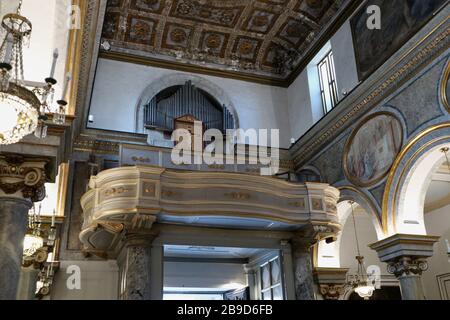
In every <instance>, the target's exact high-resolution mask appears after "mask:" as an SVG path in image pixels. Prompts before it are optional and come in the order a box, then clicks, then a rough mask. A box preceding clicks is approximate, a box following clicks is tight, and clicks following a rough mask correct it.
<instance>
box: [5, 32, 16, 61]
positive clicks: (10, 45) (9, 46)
mask: <svg viewBox="0 0 450 320" xmlns="http://www.w3.org/2000/svg"><path fill="white" fill-rule="evenodd" d="M13 44H14V39H13V35H12V34H8V37H7V38H6V51H5V61H4V62H5V63H8V64H9V63H11V59H12V51H13Z"/></svg>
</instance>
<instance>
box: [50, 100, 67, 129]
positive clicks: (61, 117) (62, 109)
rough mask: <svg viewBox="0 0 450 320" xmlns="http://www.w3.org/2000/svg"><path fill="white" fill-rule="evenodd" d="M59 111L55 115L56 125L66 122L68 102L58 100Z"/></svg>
mask: <svg viewBox="0 0 450 320" xmlns="http://www.w3.org/2000/svg"><path fill="white" fill-rule="evenodd" d="M56 103H57V104H58V106H59V107H58V111H57V112H55V114H54V115H53V122H54V123H56V124H64V123H65V122H66V106H67V102H66V101H65V100H58V101H57V102H56Z"/></svg>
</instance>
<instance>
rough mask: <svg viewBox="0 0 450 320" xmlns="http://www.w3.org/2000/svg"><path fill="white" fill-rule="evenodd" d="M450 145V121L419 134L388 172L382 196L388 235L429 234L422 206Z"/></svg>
mask: <svg viewBox="0 0 450 320" xmlns="http://www.w3.org/2000/svg"><path fill="white" fill-rule="evenodd" d="M444 146H450V122H445V123H441V124H438V125H435V126H432V127H429V128H427V129H425V130H424V131H422V132H421V133H419V134H418V135H417V136H416V137H414V138H413V139H411V140H410V142H409V143H408V144H407V145H406V146H405V147H404V149H403V150H402V151H401V152H400V154H399V155H398V157H397V159H396V160H395V162H394V165H393V167H392V169H391V172H390V173H389V176H388V180H387V182H386V188H385V191H384V195H383V205H382V225H383V231H384V233H385V235H386V236H390V235H393V234H395V233H410V234H426V230H425V225H424V219H423V208H424V203H425V195H426V190H427V189H428V187H429V184H430V182H431V175H432V174H433V172H434V171H435V169H436V166H438V165H439V164H440V163H442V162H443V159H444V155H443V154H442V153H441V152H440V149H441V148H442V147H444Z"/></svg>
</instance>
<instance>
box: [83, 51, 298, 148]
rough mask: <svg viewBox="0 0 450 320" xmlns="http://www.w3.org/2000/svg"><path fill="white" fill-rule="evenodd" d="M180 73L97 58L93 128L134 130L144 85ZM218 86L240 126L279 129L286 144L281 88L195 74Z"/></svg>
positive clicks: (287, 134) (287, 131)
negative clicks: (137, 107)
mask: <svg viewBox="0 0 450 320" xmlns="http://www.w3.org/2000/svg"><path fill="white" fill-rule="evenodd" d="M174 73H180V74H186V75H190V73H185V72H177V71H173V70H168V69H162V68H154V67H148V66H142V65H136V64H131V63H125V62H119V61H112V60H106V59H99V61H98V67H97V76H96V80H95V84H94V91H93V96H92V101H91V108H90V114H91V115H93V116H94V123H93V124H89V125H88V126H89V127H92V128H97V129H107V130H117V131H124V132H134V130H135V128H134V125H135V108H136V105H137V102H138V100H139V97H140V96H141V94H142V93H143V92H144V90H145V88H146V87H147V86H148V85H150V84H151V83H152V82H154V81H157V80H158V79H160V78H161V77H163V76H166V75H170V74H174ZM196 76H199V77H202V78H204V79H206V80H207V81H211V82H213V83H214V84H215V85H216V86H219V87H220V88H221V89H222V90H224V92H225V93H226V94H227V95H228V96H229V97H230V99H231V100H232V102H233V104H234V106H235V108H236V112H237V115H238V118H239V124H240V127H241V128H243V129H249V128H255V129H260V128H261V129H279V130H280V145H281V147H288V146H289V142H290V138H291V136H290V128H289V119H288V112H287V93H286V91H287V90H286V89H285V88H279V87H272V86H266V85H259V84H254V83H250V82H245V81H239V80H233V79H224V78H219V77H213V76H205V75H196Z"/></svg>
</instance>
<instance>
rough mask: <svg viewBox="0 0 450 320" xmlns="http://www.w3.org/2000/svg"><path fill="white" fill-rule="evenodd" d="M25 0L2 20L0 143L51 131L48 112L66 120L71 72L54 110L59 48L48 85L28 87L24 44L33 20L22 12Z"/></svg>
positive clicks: (60, 121)
mask: <svg viewBox="0 0 450 320" xmlns="http://www.w3.org/2000/svg"><path fill="white" fill-rule="evenodd" d="M21 7H22V1H19V6H18V8H17V12H16V13H9V14H6V15H5V16H4V17H3V18H2V21H1V30H0V31H2V33H4V34H5V36H4V39H3V40H1V39H0V114H1V117H0V145H8V144H13V143H17V142H19V141H20V140H22V139H23V138H24V137H25V136H27V135H30V134H32V133H33V132H34V133H35V136H36V137H38V138H45V137H46V135H47V125H46V121H48V116H47V114H48V113H53V114H54V116H53V122H54V123H56V124H63V123H65V113H66V110H65V108H66V105H67V102H66V101H65V96H66V94H67V88H68V83H69V81H70V76H68V77H67V80H66V84H65V87H64V94H63V96H62V97H61V99H60V100H58V101H57V103H58V106H57V107H56V110H55V111H54V112H52V104H53V95H54V86H55V85H56V83H57V81H56V80H55V79H54V74H55V67H56V61H57V59H58V51H57V50H55V52H54V54H53V64H52V68H51V72H50V76H49V77H48V78H46V79H45V85H43V86H42V87H38V88H34V89H33V90H29V89H27V88H26V87H25V80H24V66H23V50H22V49H23V46H24V44H25V43H27V42H28V41H29V39H30V36H31V32H32V29H33V27H32V23H31V22H30V20H28V19H27V18H26V17H24V16H22V15H21V14H20V11H21Z"/></svg>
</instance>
